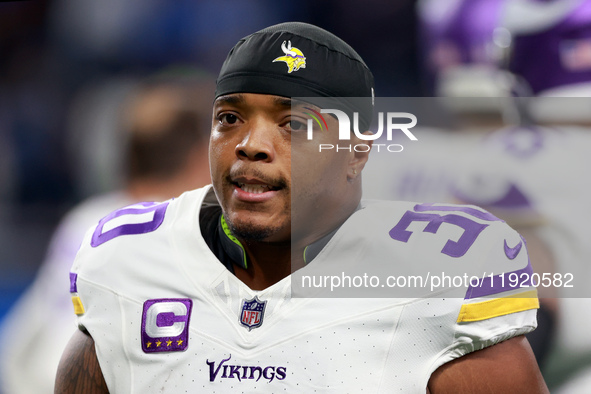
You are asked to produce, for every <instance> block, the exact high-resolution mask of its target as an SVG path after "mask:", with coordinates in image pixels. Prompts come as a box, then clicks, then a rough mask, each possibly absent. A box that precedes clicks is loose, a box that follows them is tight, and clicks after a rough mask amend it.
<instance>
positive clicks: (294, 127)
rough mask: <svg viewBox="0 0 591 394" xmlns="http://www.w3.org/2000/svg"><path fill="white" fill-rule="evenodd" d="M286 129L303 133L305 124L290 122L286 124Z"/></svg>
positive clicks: (295, 121)
mask: <svg viewBox="0 0 591 394" xmlns="http://www.w3.org/2000/svg"><path fill="white" fill-rule="evenodd" d="M287 127H288V128H289V129H290V130H291V131H305V130H306V124H305V123H303V122H300V121H298V120H293V119H292V120H290V121H289V122H287Z"/></svg>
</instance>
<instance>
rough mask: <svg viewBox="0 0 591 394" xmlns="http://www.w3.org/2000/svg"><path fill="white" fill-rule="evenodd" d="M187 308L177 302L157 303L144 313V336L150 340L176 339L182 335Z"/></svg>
mask: <svg viewBox="0 0 591 394" xmlns="http://www.w3.org/2000/svg"><path fill="white" fill-rule="evenodd" d="M187 313H188V310H187V306H186V305H185V304H184V303H182V302H179V301H168V302H157V303H155V304H152V305H150V307H149V308H148V310H147V311H146V334H148V335H149V336H150V337H152V338H161V337H176V336H179V335H181V334H182V333H183V330H184V329H185V325H186V321H187Z"/></svg>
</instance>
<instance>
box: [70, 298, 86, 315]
mask: <svg viewBox="0 0 591 394" xmlns="http://www.w3.org/2000/svg"><path fill="white" fill-rule="evenodd" d="M72 304H74V313H75V314H77V315H83V314H84V305H82V300H81V299H80V297H78V296H72Z"/></svg>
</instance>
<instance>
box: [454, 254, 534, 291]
mask: <svg viewBox="0 0 591 394" xmlns="http://www.w3.org/2000/svg"><path fill="white" fill-rule="evenodd" d="M511 274H515V275H512V277H514V278H517V279H518V281H517V282H518V283H517V285H515V281H511V280H509V275H511ZM532 274H533V269H532V266H531V262H530V261H529V259H528V262H527V265H526V266H525V267H524V268H522V269H520V270H517V271H512V272H505V273H502V274H499V275H495V276H493V277H492V278H491V277H490V276H487V277H485V278H481V279H480V280H479V281H478V284H477V285H476V286H473V285H472V284H470V287H469V288H468V291H467V292H466V296H465V297H464V299H465V300H470V299H472V298H478V297H486V296H490V295H493V294H497V293H502V292H504V291H509V290H516V289H519V288H523V289H527V288H529V287H531V286H532V283H531V276H532ZM501 276H503V278H501Z"/></svg>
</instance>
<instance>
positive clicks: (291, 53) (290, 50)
mask: <svg viewBox="0 0 591 394" xmlns="http://www.w3.org/2000/svg"><path fill="white" fill-rule="evenodd" d="M281 50H282V51H283V53H285V56H279V57H278V58H277V59H275V60H273V63H275V62H285V64H287V73H288V74H291V72H292V71H298V70H299V69H300V68H306V58H305V57H304V54H303V53H302V51H300V50H299V49H298V48H296V47H292V46H291V41H287V45H285V41H283V44H281Z"/></svg>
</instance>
